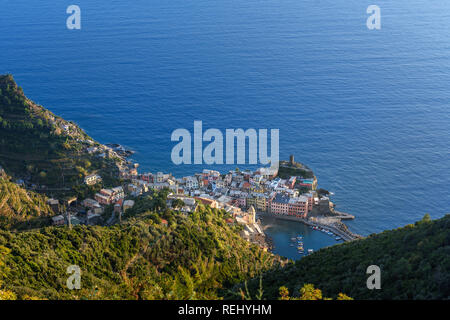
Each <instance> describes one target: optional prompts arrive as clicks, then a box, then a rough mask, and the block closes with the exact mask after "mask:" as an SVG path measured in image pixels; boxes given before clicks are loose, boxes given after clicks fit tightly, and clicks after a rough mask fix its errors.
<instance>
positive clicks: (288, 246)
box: [260, 216, 343, 260]
mask: <svg viewBox="0 0 450 320" xmlns="http://www.w3.org/2000/svg"><path fill="white" fill-rule="evenodd" d="M260 221H261V225H262V227H263V230H264V233H265V234H266V237H267V238H268V239H269V241H270V244H271V251H272V252H273V253H274V254H277V255H280V256H282V257H286V258H289V259H292V260H299V259H301V258H303V257H305V256H307V255H309V254H312V253H314V252H316V251H318V250H320V249H322V248H325V247H329V246H332V245H335V244H338V243H342V242H343V241H342V240H340V241H337V240H336V237H333V236H331V235H329V234H327V233H325V232H321V231H319V230H314V229H313V228H312V227H310V226H308V225H306V224H303V223H301V222H292V221H288V220H281V219H275V218H273V217H270V216H265V217H260Z"/></svg>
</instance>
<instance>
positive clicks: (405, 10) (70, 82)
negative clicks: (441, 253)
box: [0, 0, 450, 235]
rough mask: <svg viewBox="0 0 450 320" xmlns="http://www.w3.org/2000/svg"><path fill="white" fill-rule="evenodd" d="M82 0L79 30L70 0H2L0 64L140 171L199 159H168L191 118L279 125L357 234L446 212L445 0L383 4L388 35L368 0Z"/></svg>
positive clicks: (448, 13)
mask: <svg viewBox="0 0 450 320" xmlns="http://www.w3.org/2000/svg"><path fill="white" fill-rule="evenodd" d="M75 2H76V4H78V5H79V6H80V7H81V10H82V30H80V31H71V30H67V29H66V26H65V20H66V17H67V14H66V13H65V11H66V8H67V6H69V5H70V4H73V1H58V3H57V4H55V2H54V1H38V2H37V1H20V0H18V1H3V2H2V4H1V8H2V11H1V19H0V30H1V32H0V45H1V50H0V72H1V73H6V72H8V73H12V74H14V76H15V78H16V80H17V81H18V82H19V84H20V85H21V86H22V87H23V88H24V90H25V93H26V94H27V95H28V96H29V97H31V98H32V99H33V100H35V101H37V102H38V103H40V104H42V105H44V106H45V107H47V108H49V109H51V110H52V111H53V112H55V113H56V114H58V115H61V116H63V117H64V118H66V119H71V120H74V121H75V122H77V123H78V124H79V125H81V126H82V127H83V128H84V129H85V130H86V131H87V132H88V133H89V134H90V135H92V136H93V137H94V138H95V139H97V140H99V141H101V142H104V143H107V142H117V143H121V144H123V145H126V146H128V147H130V148H132V149H134V150H136V151H137V154H136V155H135V160H137V161H138V162H139V163H140V164H141V168H142V169H145V170H148V171H152V172H156V171H160V170H161V171H166V172H168V171H170V172H172V173H174V174H177V175H183V174H190V173H193V172H196V171H199V170H201V169H202V168H203V166H175V165H173V164H172V163H171V160H170V152H171V149H172V147H173V145H174V144H173V143H171V141H170V135H171V133H172V131H173V130H175V129H176V128H186V129H189V130H190V131H192V130H193V122H194V120H202V121H203V125H204V128H211V127H213V128H219V129H222V130H224V129H225V128H239V127H242V128H268V129H270V128H280V155H281V157H282V158H287V157H288V156H289V155H290V154H295V156H296V160H298V161H301V162H304V163H306V164H308V165H309V166H310V167H311V168H313V169H314V171H315V173H316V175H317V176H318V178H319V183H320V186H321V187H324V188H326V189H329V190H331V191H333V192H334V193H335V197H334V201H335V203H336V204H337V206H338V208H339V209H341V210H343V211H348V212H350V213H353V214H355V215H356V216H357V219H356V220H354V221H353V222H350V223H349V226H350V228H351V229H352V230H353V231H355V232H358V233H361V234H364V235H367V234H369V233H373V232H379V231H382V230H385V229H392V228H396V227H399V226H403V225H405V224H407V223H411V222H414V221H416V220H418V219H420V218H421V217H422V216H423V215H424V214H425V213H430V214H431V216H432V217H433V218H438V217H441V216H443V215H444V214H445V213H448V212H450V206H449V205H450V193H449V192H448V191H449V181H450V157H449V155H450V152H449V142H450V116H449V115H450V112H449V106H450V90H449V89H450V88H449V87H450V40H449V37H448V35H449V34H450V2H449V1H446V0H436V1H425V0H424V1H414V0H412V1H410V0H409V1H406V0H396V1H384V0H377V1H376V4H378V5H379V6H380V7H381V10H382V12H381V13H382V29H381V30H380V31H369V30H368V29H367V28H366V25H365V20H366V17H367V16H368V15H367V14H366V9H367V6H368V3H366V2H364V1H358V0H320V1H298V0H283V1H275V0H258V1H256V0H247V1H238V0H227V1H210V0H195V1H186V0H171V1H162V0H158V1H156V0H150V1H149V0H145V1H144V0H135V1H133V2H126V1H116V0H112V1H111V0H109V1H105V0H99V1H95V2H94V1H87V0H77V1H75ZM233 168H234V167H233ZM217 169H219V170H222V171H225V170H227V169H229V168H228V167H221V166H219V167H217ZM293 232H294V233H295V232H296V230H294V231H293Z"/></svg>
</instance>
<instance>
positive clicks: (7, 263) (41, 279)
mask: <svg viewBox="0 0 450 320" xmlns="http://www.w3.org/2000/svg"><path fill="white" fill-rule="evenodd" d="M150 202H151V201H150ZM148 208H150V207H148ZM226 218H228V217H227V214H226V213H225V212H223V211H219V210H216V209H211V208H209V207H208V208H204V207H202V208H201V209H200V210H199V212H196V213H194V214H191V215H189V216H185V215H183V214H180V213H177V212H173V211H171V210H164V211H163V212H160V213H158V212H155V211H153V212H152V211H151V210H147V211H146V212H144V213H141V214H139V215H138V216H137V217H133V218H130V219H129V220H127V221H126V222H125V223H124V224H122V225H115V226H113V227H100V226H89V227H87V226H76V227H74V228H73V229H72V230H69V229H68V228H61V227H60V228H58V227H48V228H44V229H41V230H34V231H28V232H20V233H11V232H8V231H0V253H1V252H3V256H2V257H0V259H2V260H3V261H0V283H2V285H0V291H1V290H6V291H7V292H12V293H13V294H14V295H16V296H17V298H19V299H23V298H26V297H37V298H47V299H218V298H220V297H221V296H223V295H225V294H226V293H227V292H229V290H231V289H232V288H233V286H234V285H235V284H238V283H241V282H243V281H245V280H246V279H249V278H252V277H257V276H258V275H259V274H260V273H262V272H264V271H268V270H269V269H271V268H276V267H277V266H278V265H279V260H278V259H277V258H276V257H275V256H273V255H272V254H270V253H267V252H264V251H262V250H261V249H260V248H258V247H257V246H255V245H253V244H251V243H249V242H247V241H245V240H243V239H242V238H241V237H240V236H239V230H240V228H239V227H238V226H229V225H227V223H226V222H225V219H226ZM5 253H6V254H5ZM2 264H3V266H2ZM70 265H78V266H79V267H80V268H81V270H82V280H81V285H82V288H81V290H74V291H71V290H69V289H68V288H67V286H66V280H67V278H68V276H69V275H67V274H66V269H67V267H68V266H70ZM1 275H3V277H2V278H1Z"/></svg>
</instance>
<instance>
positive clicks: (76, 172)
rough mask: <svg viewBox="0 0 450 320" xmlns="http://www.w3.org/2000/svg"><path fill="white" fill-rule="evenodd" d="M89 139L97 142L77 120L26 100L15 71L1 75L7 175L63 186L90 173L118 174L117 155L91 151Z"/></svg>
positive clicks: (0, 161)
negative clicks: (75, 121)
mask: <svg viewBox="0 0 450 320" xmlns="http://www.w3.org/2000/svg"><path fill="white" fill-rule="evenodd" d="M91 144H93V145H98V143H96V142H94V141H93V140H92V139H91V138H90V137H89V136H87V135H86V134H85V133H84V131H83V130H81V129H80V128H79V127H78V126H77V125H76V124H74V123H72V122H69V121H66V120H64V119H62V118H60V117H58V116H55V115H54V114H52V113H51V112H50V111H48V110H46V109H45V108H43V107H42V106H39V105H37V104H35V103H34V102H32V101H31V100H29V99H27V98H26V97H25V95H24V93H23V90H22V88H20V87H18V86H17V84H16V83H15V81H14V79H13V77H12V76H11V75H4V76H1V75H0V165H2V166H3V167H4V168H5V170H6V171H7V173H8V174H9V175H11V176H13V177H14V178H16V179H19V178H20V179H24V180H26V181H27V182H30V183H34V184H36V185H38V186H46V187H50V188H54V189H55V188H58V189H59V191H64V190H66V189H67V190H70V189H71V188H72V187H73V186H74V185H77V184H80V183H81V182H82V179H83V178H84V176H85V175H87V174H88V173H91V172H97V171H104V174H103V176H105V178H106V179H107V178H108V177H110V176H117V168H116V166H115V163H116V161H118V159H108V158H99V157H96V156H94V155H91V154H89V153H87V152H86V148H87V147H89V146H90V145H91ZM54 191H55V190H54Z"/></svg>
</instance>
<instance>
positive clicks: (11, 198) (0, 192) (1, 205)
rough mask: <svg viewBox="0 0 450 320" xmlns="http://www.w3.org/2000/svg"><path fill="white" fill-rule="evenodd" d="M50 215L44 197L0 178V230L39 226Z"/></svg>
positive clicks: (50, 211) (50, 212)
mask: <svg viewBox="0 0 450 320" xmlns="http://www.w3.org/2000/svg"><path fill="white" fill-rule="evenodd" d="M52 214H53V212H52V210H51V209H50V207H49V206H48V204H47V198H46V197H45V196H42V195H40V194H37V193H35V192H31V191H27V190H25V189H23V188H21V187H20V186H18V185H16V184H14V183H12V182H10V181H8V180H7V179H2V178H0V229H11V228H18V229H21V228H24V227H30V226H39V225H40V223H42V222H43V221H42V219H39V218H45V217H48V216H49V215H52Z"/></svg>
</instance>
